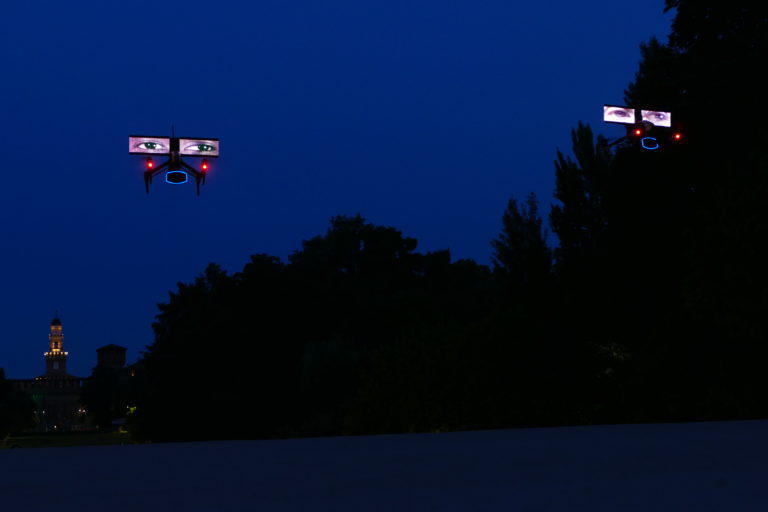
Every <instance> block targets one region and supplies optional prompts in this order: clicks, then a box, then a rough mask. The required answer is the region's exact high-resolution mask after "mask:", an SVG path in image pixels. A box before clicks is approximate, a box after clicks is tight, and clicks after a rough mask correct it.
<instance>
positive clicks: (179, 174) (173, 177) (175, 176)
mask: <svg viewBox="0 0 768 512" xmlns="http://www.w3.org/2000/svg"><path fill="white" fill-rule="evenodd" d="M187 180H189V175H188V174H187V173H186V172H184V171H168V172H167V173H165V182H166V183H170V184H171V185H181V184H182V183H186V182H187Z"/></svg>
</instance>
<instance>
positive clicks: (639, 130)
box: [635, 128, 643, 135]
mask: <svg viewBox="0 0 768 512" xmlns="http://www.w3.org/2000/svg"><path fill="white" fill-rule="evenodd" d="M642 134H643V130H641V129H640V128H638V129H636V130H635V135H642Z"/></svg>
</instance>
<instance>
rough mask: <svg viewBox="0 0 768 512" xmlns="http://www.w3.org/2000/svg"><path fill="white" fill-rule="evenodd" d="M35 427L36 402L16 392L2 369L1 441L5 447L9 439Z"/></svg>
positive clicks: (21, 392)
mask: <svg viewBox="0 0 768 512" xmlns="http://www.w3.org/2000/svg"><path fill="white" fill-rule="evenodd" d="M34 426H35V402H34V401H33V400H32V397H30V396H29V395H28V394H27V393H25V392H23V391H17V390H14V389H13V388H12V387H11V383H10V382H8V381H7V380H6V379H5V370H4V369H3V368H0V439H2V444H3V445H5V444H6V442H7V441H8V437H9V436H10V435H11V434H13V433H15V432H19V431H20V430H24V429H27V428H32V427H34Z"/></svg>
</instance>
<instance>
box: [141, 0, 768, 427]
mask: <svg viewBox="0 0 768 512" xmlns="http://www.w3.org/2000/svg"><path fill="white" fill-rule="evenodd" d="M667 8H670V9H676V10H677V15H676V17H675V21H674V24H673V30H672V34H671V35H670V38H669V41H670V42H669V44H662V43H661V42H659V41H658V40H654V39H652V40H650V41H649V42H648V43H647V44H645V45H643V46H642V47H641V62H640V65H639V69H638V73H637V75H636V77H635V80H634V82H632V83H631V84H630V85H629V86H628V88H627V90H626V91H625V95H626V101H627V104H628V105H633V106H637V107H642V108H649V109H657V110H665V111H672V112H673V120H674V122H675V123H676V127H677V128H682V129H683V132H684V134H685V135H684V137H685V139H684V142H683V143H681V144H678V145H676V146H675V147H671V146H668V147H665V148H663V150H660V151H644V150H642V149H641V148H639V147H637V146H634V145H631V144H617V145H611V144H610V143H609V141H608V140H607V139H606V138H604V137H600V136H598V137H595V135H594V134H593V132H592V130H591V128H590V127H588V126H585V125H582V124H579V125H578V126H577V128H576V129H575V130H574V131H573V134H572V136H573V148H572V149H573V157H569V156H566V155H565V154H563V153H561V152H559V151H558V153H557V158H556V161H555V173H556V190H555V198H556V200H557V203H556V205H555V206H554V207H553V208H552V211H551V213H550V215H549V220H550V224H551V228H552V230H553V232H554V234H555V235H557V237H558V239H559V246H557V247H556V248H555V250H554V251H552V250H550V248H549V247H547V244H546V233H545V232H544V230H543V225H542V219H541V218H540V216H539V213H538V205H537V202H536V199H535V198H534V197H533V196H531V197H529V198H528V199H527V201H525V203H522V204H521V203H518V201H517V200H516V199H512V200H510V201H509V203H508V205H507V209H506V211H505V213H504V215H503V217H502V219H501V220H502V223H501V224H502V225H501V231H500V234H499V236H498V237H497V238H496V239H495V240H493V241H492V248H493V254H492V261H493V270H490V269H489V268H487V267H485V266H483V265H478V264H477V263H475V262H473V261H467V260H461V261H455V262H452V261H451V258H450V254H449V253H448V251H437V252H432V253H427V254H420V253H418V252H416V247H417V243H416V240H414V239H412V238H408V237H405V236H403V235H402V233H401V232H400V231H398V230H397V229H395V228H391V227H382V226H374V225H372V224H369V223H366V222H365V221H364V219H362V218H361V217H360V216H355V217H346V216H340V217H336V218H333V219H332V220H331V226H330V228H329V229H328V231H327V232H326V233H325V234H324V235H323V236H318V237H315V238H312V239H310V240H307V241H305V242H304V243H303V245H302V248H301V250H299V251H296V252H295V253H294V254H292V255H291V257H290V258H289V261H288V263H283V262H281V261H279V260H278V259H276V258H274V257H271V256H267V255H256V256H252V257H251V261H250V262H249V263H248V264H247V265H246V266H245V267H244V268H243V270H242V272H239V273H237V274H234V275H228V274H226V273H225V272H223V271H222V270H221V269H220V268H219V267H217V266H216V265H211V266H209V267H208V268H207V269H206V270H205V272H204V273H203V274H201V275H200V276H199V277H198V278H197V279H196V280H195V281H194V282H193V283H190V284H183V283H180V284H179V286H178V290H177V291H176V292H173V293H171V296H170V298H169V301H168V302H167V303H166V304H161V305H160V313H159V315H158V316H157V321H156V323H155V324H154V329H155V334H156V337H155V341H154V343H153V344H152V345H151V346H150V347H148V350H147V352H146V354H145V356H144V358H143V360H142V361H141V362H140V365H139V366H140V367H141V368H142V371H143V377H142V378H141V379H140V380H141V382H142V384H143V392H142V394H141V398H140V400H139V401H138V409H137V414H136V415H135V417H134V418H132V428H133V433H134V435H136V436H137V437H140V438H144V439H153V440H186V439H213V438H217V439H224V438H255V437H279V436H305V435H333V434H342V433H345V434H362V433H386V432H430V431H442V430H460V429H480V428H499V427H519V426H540V425H569V424H570V425H572V424H588V423H610V422H637V421H689V420H715V419H738V418H755V417H765V416H766V414H768V410H767V409H768V406H766V405H765V404H766V401H765V399H764V396H765V393H766V391H767V390H768V377H767V376H766V375H768V374H766V372H764V371H763V370H762V366H761V365H762V362H763V361H764V360H765V359H766V356H768V338H767V336H768V320H766V319H768V315H766V313H768V265H766V261H768V244H765V243H763V240H765V239H766V238H768V209H766V207H765V197H766V195H767V194H768V149H766V148H768V125H767V124H766V123H765V122H764V121H763V119H764V118H765V117H766V116H765V114H764V111H765V108H766V107H765V106H764V105H765V102H764V101H763V96H764V93H763V90H764V82H763V81H761V80H760V79H759V77H758V73H760V72H761V70H762V67H761V64H760V63H762V62H764V60H765V56H766V55H768V53H767V52H766V50H768V8H766V7H764V6H753V5H752V4H748V5H743V6H742V5H738V3H735V4H734V3H733V2H715V4H714V5H713V4H712V3H709V4H707V5H706V6H705V5H703V4H701V3H697V2H693V1H687V0H679V1H673V0H668V1H667Z"/></svg>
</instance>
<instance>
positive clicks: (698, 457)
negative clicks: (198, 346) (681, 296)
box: [0, 420, 768, 512]
mask: <svg viewBox="0 0 768 512" xmlns="http://www.w3.org/2000/svg"><path fill="white" fill-rule="evenodd" d="M49 510H56V511H61V512H67V511H82V512H89V511H96V510H98V511H108V512H119V511H131V512H150V511H155V510H158V511H185V512H196V511H233V510H238V511H239V510H259V511H265V510H266V511H269V510H277V511H289V510H290V511H321V510H323V511H324V510H332V511H347V510H350V511H352V510H354V511H379V510H382V511H396V512H403V511H410V510H418V511H431V510H434V511H452V510H468V511H485V510H503V511H534V510H536V511H545V510H565V511H576V510H589V511H611V512H627V511H643V512H646V511H653V512H655V511H667V510H669V511H710V510H722V511H729V512H730V511H752V510H754V511H763V512H764V511H767V510H768V421H762V420H761V421H746V422H722V423H688V424H666V425H662V424H654V425H624V426H597V427H572V428H552V429H525V430H491V431H480V432H462V433H445V434H421V435H397V436H371V437H337V438H320V439H296V440H285V441H240V442H210V443H190V444H155V445H138V446H136V445H131V446H102V447H99V446H93V447H77V448H40V449H19V450H4V451H0V511H2V512H5V511H24V512H37V511H49Z"/></svg>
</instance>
